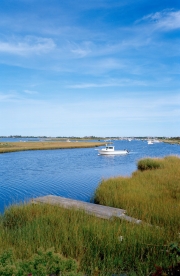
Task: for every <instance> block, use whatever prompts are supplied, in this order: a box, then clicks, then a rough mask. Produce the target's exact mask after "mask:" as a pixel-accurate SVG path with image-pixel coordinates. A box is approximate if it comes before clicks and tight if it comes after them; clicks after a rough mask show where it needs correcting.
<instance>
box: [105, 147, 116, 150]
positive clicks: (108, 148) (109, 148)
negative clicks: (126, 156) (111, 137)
mask: <svg viewBox="0 0 180 276" xmlns="http://www.w3.org/2000/svg"><path fill="white" fill-rule="evenodd" d="M106 149H107V150H108V149H111V150H113V149H114V147H106Z"/></svg>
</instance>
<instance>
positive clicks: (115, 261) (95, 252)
mask: <svg viewBox="0 0 180 276" xmlns="http://www.w3.org/2000/svg"><path fill="white" fill-rule="evenodd" d="M0 233H1V234H0V254H2V253H3V252H7V250H8V249H11V250H12V253H13V257H14V262H17V260H19V259H21V260H23V261H24V262H25V261H26V262H27V260H29V259H31V258H32V256H33V255H34V254H35V253H37V252H38V250H39V248H43V250H44V251H47V250H49V249H50V248H52V247H53V248H54V251H55V252H56V253H60V254H61V255H63V256H64V257H66V258H73V259H74V260H76V262H77V264H78V271H80V272H83V275H84V274H86V275H103V276H104V275H112V274H120V273H121V272H127V271H128V275H138V276H140V275H143V276H145V275H150V273H151V272H152V271H154V265H155V264H158V265H162V264H163V265H164V266H166V267H168V266H169V265H170V264H172V263H173V262H175V261H176V260H175V256H172V255H170V254H167V249H168V245H169V244H170V242H172V239H173V240H174V239H175V238H177V236H176V234H177V233H176V234H175V233H172V234H171V235H169V234H170V232H167V231H166V229H165V228H152V227H149V226H147V225H134V224H130V223H127V222H124V221H120V220H118V219H114V220H112V221H108V220H103V219H98V218H95V217H93V216H88V215H87V214H85V213H83V212H81V211H75V210H65V209H62V208H59V207H55V206H48V205H25V206H19V207H12V208H11V209H8V210H6V212H5V214H4V215H3V216H2V217H1V223H0ZM166 245H167V246H166ZM26 272H32V271H26ZM52 272H53V271H51V273H52ZM1 275H2V274H1ZM4 275H6V274H4ZM7 275H8V274H7ZM34 275H36V274H34ZM38 275H39V274H38ZM40 275H44V276H45V275H46V274H40ZM62 275H67V274H62ZM75 275H76V274H75Z"/></svg>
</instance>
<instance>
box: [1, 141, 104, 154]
mask: <svg viewBox="0 0 180 276" xmlns="http://www.w3.org/2000/svg"><path fill="white" fill-rule="evenodd" d="M102 145H104V143H101V142H59V141H48V142H41V141H39V142H1V143H0V153H6V152H15V151H25V150H51V149H72V148H90V147H98V146H102Z"/></svg>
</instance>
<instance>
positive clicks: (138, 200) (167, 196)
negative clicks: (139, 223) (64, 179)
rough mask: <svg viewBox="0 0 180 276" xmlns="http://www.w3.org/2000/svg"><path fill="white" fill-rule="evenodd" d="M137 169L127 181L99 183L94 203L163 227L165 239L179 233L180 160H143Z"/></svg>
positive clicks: (175, 158) (172, 158)
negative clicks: (123, 210)
mask: <svg viewBox="0 0 180 276" xmlns="http://www.w3.org/2000/svg"><path fill="white" fill-rule="evenodd" d="M138 167H139V169H138V170H137V171H136V172H134V173H133V174H132V176H131V177H127V178H126V177H116V178H111V179H108V180H104V181H102V183H101V184H100V186H99V187H98V189H97V191H96V193H95V201H96V202H97V203H100V204H102V205H107V206H112V207H117V208H122V209H125V210H127V214H128V215H130V216H133V217H136V218H138V219H142V220H143V221H145V222H147V223H151V224H153V225H157V226H161V227H165V228H166V229H167V231H169V232H170V233H169V235H173V233H176V232H179V229H180V158H178V157H175V156H169V157H165V158H164V159H149V158H147V159H145V160H140V161H139V163H138ZM171 231H172V232H171ZM172 238H173V236H172Z"/></svg>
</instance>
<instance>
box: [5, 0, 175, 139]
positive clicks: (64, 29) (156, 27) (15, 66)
mask: <svg viewBox="0 0 180 276" xmlns="http://www.w3.org/2000/svg"><path fill="white" fill-rule="evenodd" d="M0 135H34V136H36V135H46V136H88V135H94V136H110V137H111V136H180V1H179V0H164V1H162V0H156V1H149V0H136V1H132V0H118V1H116V0H113V1H112V0H96V1H95V0H86V1H84V0H51V1H49V0H38V1H37V0H1V1H0Z"/></svg>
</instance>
